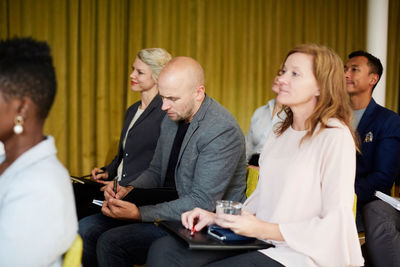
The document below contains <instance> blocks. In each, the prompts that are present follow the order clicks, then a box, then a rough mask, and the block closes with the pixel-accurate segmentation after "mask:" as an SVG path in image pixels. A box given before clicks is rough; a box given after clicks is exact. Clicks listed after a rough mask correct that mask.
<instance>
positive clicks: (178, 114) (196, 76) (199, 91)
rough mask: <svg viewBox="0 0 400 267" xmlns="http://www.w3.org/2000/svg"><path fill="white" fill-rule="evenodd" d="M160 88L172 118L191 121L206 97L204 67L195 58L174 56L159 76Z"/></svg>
mask: <svg viewBox="0 0 400 267" xmlns="http://www.w3.org/2000/svg"><path fill="white" fill-rule="evenodd" d="M158 89H159V92H160V95H161V97H162V98H163V106H162V109H163V110H166V111H167V114H168V116H169V117H170V119H172V120H175V121H177V120H185V121H187V122H190V121H191V120H192V118H193V116H194V115H195V113H196V112H197V110H198V109H199V108H200V106H201V103H202V102H203V100H204V97H205V89H204V71H203V68H202V67H201V65H200V64H199V63H198V62H197V61H196V60H194V59H193V58H190V57H176V58H173V59H172V60H171V61H169V63H168V64H167V66H165V67H164V69H163V70H162V71H161V73H160V76H159V77H158Z"/></svg>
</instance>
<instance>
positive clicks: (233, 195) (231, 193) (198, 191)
mask: <svg viewBox="0 0 400 267" xmlns="http://www.w3.org/2000/svg"><path fill="white" fill-rule="evenodd" d="M177 129H178V124H177V122H174V121H172V120H170V119H169V118H168V117H167V116H166V117H165V118H164V120H163V122H162V124H161V134H160V138H159V139H158V143H157V147H156V151H155V153H154V157H153V160H152V161H151V163H150V167H149V168H148V169H147V170H146V171H144V172H143V173H142V174H141V175H140V176H139V177H138V178H137V179H136V180H134V181H132V182H131V183H130V185H132V186H134V187H137V188H154V187H162V186H163V184H164V180H165V175H166V171H167V167H168V161H169V156H170V152H171V148H172V144H173V142H174V138H175V134H176V131H177ZM175 184H176V190H177V192H178V195H179V198H178V199H176V200H173V201H170V202H164V203H160V204H157V205H149V206H142V207H140V208H139V209H140V213H141V216H142V221H144V222H145V221H154V220H155V219H163V220H180V217H181V214H182V213H183V212H185V211H188V210H191V209H193V208H195V207H200V208H203V209H206V210H209V211H213V210H214V209H215V201H216V200H219V199H227V200H234V201H241V202H243V201H244V200H245V198H246V197H245V190H246V152H245V140H244V136H243V132H242V130H241V129H240V127H239V125H238V123H237V121H236V120H235V118H234V117H233V116H232V115H231V114H230V113H229V111H228V110H226V109H225V108H224V107H222V106H221V105H220V104H219V103H217V102H216V101H215V100H213V99H211V98H209V97H208V96H206V97H205V99H204V101H203V103H202V104H201V107H200V109H199V110H198V111H197V113H196V114H195V116H194V118H193V120H192V122H191V123H190V126H189V128H188V130H187V132H186V135H185V138H184V139H183V142H182V147H181V150H180V153H179V157H178V162H177V165H176V169H175Z"/></svg>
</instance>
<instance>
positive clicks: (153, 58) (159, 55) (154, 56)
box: [137, 48, 172, 81]
mask: <svg viewBox="0 0 400 267" xmlns="http://www.w3.org/2000/svg"><path fill="white" fill-rule="evenodd" d="M137 57H138V58H139V59H140V60H141V61H143V62H144V63H145V64H146V65H148V66H149V67H150V68H151V70H152V74H151V77H152V78H153V79H154V81H157V79H158V75H159V74H160V72H161V70H162V69H163V68H164V67H165V65H167V63H168V62H169V61H170V60H171V58H172V57H171V55H170V54H169V53H168V52H167V51H166V50H164V49H162V48H145V49H142V50H140V51H139V52H138V53H137Z"/></svg>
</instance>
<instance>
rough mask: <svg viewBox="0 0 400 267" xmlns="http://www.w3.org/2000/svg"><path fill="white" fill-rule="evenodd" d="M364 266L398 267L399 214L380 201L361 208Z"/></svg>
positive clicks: (399, 249)
mask: <svg viewBox="0 0 400 267" xmlns="http://www.w3.org/2000/svg"><path fill="white" fill-rule="evenodd" d="M363 221H364V230H365V250H364V252H365V253H366V255H364V257H365V258H366V266H374V267H380V266H385V267H390V266H400V212H399V211H397V210H396V209H394V208H393V207H392V206H390V205H389V204H387V203H386V202H383V201H381V200H375V201H372V202H370V203H368V204H367V205H365V207H364V208H363Z"/></svg>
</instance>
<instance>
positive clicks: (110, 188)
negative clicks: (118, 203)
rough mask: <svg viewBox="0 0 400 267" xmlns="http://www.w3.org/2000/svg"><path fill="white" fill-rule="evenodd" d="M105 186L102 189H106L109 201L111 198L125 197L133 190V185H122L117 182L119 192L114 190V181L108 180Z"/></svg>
mask: <svg viewBox="0 0 400 267" xmlns="http://www.w3.org/2000/svg"><path fill="white" fill-rule="evenodd" d="M105 184H106V185H105V186H103V187H102V188H101V189H100V190H101V191H104V198H105V200H107V201H109V200H110V198H116V199H123V198H124V197H125V196H126V195H127V194H128V193H129V192H131V191H132V189H133V186H120V185H119V184H117V193H115V192H114V182H112V181H107V182H105Z"/></svg>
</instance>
